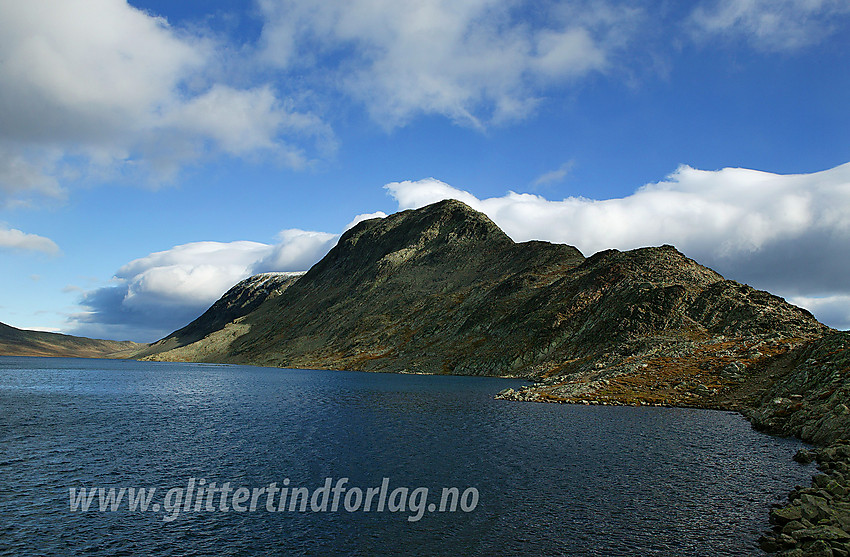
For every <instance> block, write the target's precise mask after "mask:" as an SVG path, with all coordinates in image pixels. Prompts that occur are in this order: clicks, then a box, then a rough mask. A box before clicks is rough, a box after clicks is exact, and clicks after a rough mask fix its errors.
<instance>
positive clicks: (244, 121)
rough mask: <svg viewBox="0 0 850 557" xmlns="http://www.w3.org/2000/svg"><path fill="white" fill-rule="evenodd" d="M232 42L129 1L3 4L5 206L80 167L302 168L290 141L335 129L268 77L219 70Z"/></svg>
mask: <svg viewBox="0 0 850 557" xmlns="http://www.w3.org/2000/svg"><path fill="white" fill-rule="evenodd" d="M225 50H226V48H225V47H223V46H222V45H219V44H217V43H216V42H215V41H213V40H210V39H208V38H205V37H203V36H200V35H192V34H190V33H188V32H185V31H180V30H177V29H174V28H172V27H171V26H170V25H169V24H168V22H167V21H165V20H164V19H162V18H159V17H155V16H152V15H150V14H148V13H145V12H142V11H140V10H137V9H135V8H133V7H131V6H130V5H128V4H127V3H126V2H125V1H123V0H32V1H28V2H2V3H0V83H3V87H0V121H2V122H3V126H2V128H0V195H2V196H3V198H0V203H2V204H7V203H9V202H10V201H9V200H14V199H16V196H17V197H20V196H24V197H25V195H24V194H25V193H26V192H30V193H34V194H37V195H47V196H57V195H61V193H62V188H61V186H60V185H59V184H60V183H61V182H63V181H67V179H69V177H71V178H72V177H75V176H81V177H84V178H85V177H89V178H91V177H99V176H104V175H112V176H117V175H119V174H126V173H127V172H131V171H132V172H134V173H136V174H138V173H140V172H141V173H142V174H143V175H144V176H146V177H147V178H149V179H153V180H160V179H166V178H168V177H169V175H170V174H172V173H173V172H174V171H175V169H179V168H180V166H182V165H183V164H186V163H187V162H191V161H194V160H197V159H198V158H199V157H202V156H204V155H206V154H213V153H225V154H228V155H233V156H239V157H242V156H246V155H248V154H255V153H257V152H268V153H270V154H272V155H273V156H275V157H278V158H279V159H280V160H282V161H283V162H284V163H286V164H291V165H293V166H302V165H303V164H304V163H305V161H306V160H307V156H306V155H305V153H304V152H303V144H302V145H301V147H298V148H296V147H292V146H290V145H289V143H288V142H287V141H286V139H287V138H288V137H290V136H291V135H293V134H294V135H296V136H298V137H301V136H302V135H303V134H304V133H307V134H308V135H309V136H312V137H322V138H325V137H326V136H327V134H329V129H328V128H327V127H326V126H325V125H324V124H323V123H322V122H321V121H320V120H319V119H318V118H316V117H315V116H313V115H311V114H309V113H306V112H299V111H298V110H296V109H295V107H294V106H293V104H292V101H291V100H288V99H284V98H281V97H280V95H279V94H278V93H277V92H276V91H275V90H274V89H273V88H272V87H271V86H269V85H267V84H262V83H261V84H257V85H255V86H249V87H237V86H234V85H232V84H228V83H223V82H220V81H219V80H216V79H215V78H214V77H212V76H215V75H222V74H223V73H224V72H221V71H219V70H218V68H217V65H219V64H221V63H222V62H221V59H222V58H225V57H226V56H225V54H224V51H225ZM323 141H324V139H323Z"/></svg>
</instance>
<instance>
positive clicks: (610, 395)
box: [137, 201, 850, 556]
mask: <svg viewBox="0 0 850 557" xmlns="http://www.w3.org/2000/svg"><path fill="white" fill-rule="evenodd" d="M849 348H850V333H848V332H837V331H833V330H832V329H829V328H828V327H826V326H825V325H823V324H821V323H819V322H818V321H817V320H816V319H815V318H814V317H813V316H812V315H811V314H810V313H809V312H808V311H806V310H804V309H801V308H798V307H796V306H793V305H791V304H788V303H787V302H785V300H783V299H782V298H779V297H777V296H773V295H771V294H769V293H767V292H764V291H759V290H755V289H753V288H751V287H749V286H746V285H743V284H739V283H737V282H734V281H730V280H725V279H724V278H723V277H722V276H720V275H719V274H717V273H716V272H714V271H712V270H711V269H708V268H706V267H703V266H702V265H699V264H698V263H696V262H695V261H693V260H691V259H689V258H687V257H685V256H684V255H683V254H681V253H680V252H678V251H677V250H676V249H675V248H673V247H671V246H661V247H653V248H642V249H636V250H632V251H626V252H620V251H617V250H608V251H603V252H600V253H597V254H595V255H593V256H591V257H589V258H586V259H585V257H584V256H583V255H582V254H581V253H580V252H579V251H578V250H576V249H575V248H573V247H570V246H566V245H557V244H549V243H546V242H524V243H515V242H513V241H512V240H511V239H510V238H508V236H507V235H505V234H504V232H502V231H501V230H500V229H499V228H498V227H497V226H496V225H495V224H493V222H492V221H490V220H489V219H488V218H487V217H486V216H485V215H483V214H481V213H478V212H475V211H473V210H472V209H470V208H469V207H467V206H466V205H464V204H463V203H461V202H458V201H443V202H440V203H436V204H433V205H430V206H427V207H424V208H422V209H418V210H411V211H403V212H400V213H396V214H394V215H391V216H389V217H386V218H384V219H372V220H367V221H364V222H362V223H360V224H358V225H357V226H355V227H354V228H352V229H351V230H349V231H348V232H346V233H345V234H344V235H343V236H342V238H341V239H340V241H339V243H338V244H337V246H336V247H335V248H334V249H332V250H331V251H330V253H328V255H327V256H326V257H325V258H324V259H322V261H320V262H319V263H317V264H316V265H315V266H314V267H313V268H312V269H310V271H308V272H307V273H306V274H305V275H303V276H301V277H298V278H293V277H281V276H277V277H275V276H274V275H261V276H258V277H252V278H250V279H247V280H246V281H243V282H241V283H240V284H238V285H236V286H235V287H234V288H233V289H231V290H230V291H229V292H228V293H227V294H225V296H224V297H223V298H222V299H221V300H219V301H218V302H217V303H216V304H215V305H214V306H213V307H211V308H210V310H208V311H207V312H206V313H205V314H204V315H203V316H201V317H200V318H198V319H197V320H196V321H194V322H192V323H191V324H189V325H188V326H187V327H185V328H183V329H181V330H179V331H177V332H175V333H173V334H171V335H169V336H168V337H166V338H165V339H163V340H161V341H159V342H157V343H155V344H154V345H152V346H150V347H149V348H147V349H146V350H144V351H142V352H141V353H139V354H137V356H138V357H144V358H146V359H155V360H176V361H202V362H228V363H249V364H257V365H268V366H281V367H295V368H316V369H348V370H364V371H396V372H417V373H451V374H467V375H499V376H507V375H511V376H525V377H528V378H529V379H532V380H534V381H535V384H534V385H532V386H530V387H526V388H523V389H521V390H519V391H514V390H512V389H508V390H506V391H505V392H503V393H500V394H499V397H500V398H505V399H509V400H529V401H540V402H572V403H581V404H631V405H670V406H692V407H703V408H717V409H731V410H737V411H740V412H742V413H744V414H745V415H746V416H747V417H748V418H750V420H751V421H752V422H753V425H754V427H757V428H759V429H762V430H765V431H767V432H770V433H776V434H781V435H795V436H798V437H800V438H802V439H803V440H805V441H809V442H813V443H816V444H819V445H823V446H825V448H823V449H821V450H820V451H818V452H817V454H812V455H802V456H801V457H800V458H801V459H805V458H817V459H818V461H819V463H820V466H821V469H822V470H824V472H825V474H821V475H820V476H817V477H816V478H815V484H814V485H813V487H810V488H800V489H798V490H795V492H794V493H792V495H791V498H790V501H789V504H788V506H787V507H784V508H782V509H777V510H776V511H775V512H773V513H771V521H772V523H773V524H774V525H775V528H774V531H773V532H771V533H769V534H767V535H766V536H765V537H764V538H763V539H762V547H763V548H764V549H766V550H768V551H780V550H781V551H785V553H784V554H785V555H794V556H797V555H827V556H828V555H834V556H848V555H850V534H847V532H850V484H848V480H850V444H844V442H843V441H842V439H847V438H850V409H848V406H847V405H846V403H847V401H848V393H850V351H848V349H849ZM826 445H829V446H826Z"/></svg>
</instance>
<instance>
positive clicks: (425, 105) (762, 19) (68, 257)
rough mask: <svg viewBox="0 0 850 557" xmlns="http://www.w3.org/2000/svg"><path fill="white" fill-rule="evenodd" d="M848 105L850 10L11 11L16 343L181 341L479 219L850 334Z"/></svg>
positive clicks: (329, 7)
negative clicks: (350, 255)
mask: <svg viewBox="0 0 850 557" xmlns="http://www.w3.org/2000/svg"><path fill="white" fill-rule="evenodd" d="M848 91H850V2H848V1H847V0H697V1H688V2H675V1H673V2H671V1H669V0H646V1H637V0H635V1H619V0H610V1H607V0H597V1H583V0H581V1H574V0H564V1H547V0H534V1H524V0H501V1H497V0H346V1H331V0H328V1H326V2H321V3H318V2H311V1H301V0H253V1H250V2H249V1H244V2H225V1H222V0H204V1H201V0H184V1H181V2H171V1H165V0H132V1H130V2H126V1H122V0H29V1H27V2H19V1H17V0H0V269H2V273H0V321H2V322H4V323H7V324H9V325H12V326H15V327H19V328H28V329H38V330H46V331H57V332H63V333H69V334H77V335H84V336H92V337H98V338H110V339H120V340H124V339H129V340H136V341H143V342H149V341H153V340H156V339H158V338H161V337H163V336H165V335H166V334H168V333H169V332H171V331H173V330H175V329H177V328H179V327H182V326H183V325H185V324H186V323H188V322H189V321H191V320H192V319H194V318H195V317H197V316H198V315H199V314H200V313H202V312H203V311H204V310H205V309H206V308H207V307H208V306H209V305H211V304H212V303H213V302H214V301H215V300H216V299H217V298H218V297H220V296H221V295H222V294H223V293H224V292H225V291H226V290H227V289H228V288H229V287H231V286H232V285H233V284H235V283H236V282H238V281H239V280H241V279H243V278H246V277H247V276H250V275H251V274H254V273H258V272H267V271H303V270H306V269H308V268H309V267H310V266H311V265H312V264H313V263H315V262H316V261H318V260H319V259H320V258H321V257H322V256H323V255H324V254H325V253H327V251H328V250H329V249H331V247H333V245H334V243H335V242H336V240H337V239H338V237H339V235H340V234H341V233H342V232H344V231H345V230H346V229H347V228H349V227H351V226H353V224H355V223H356V222H359V221H360V220H362V219H364V218H372V217H380V216H385V215H387V214H390V213H393V212H395V211H398V210H400V209H409V208H416V207H421V206H423V205H426V204H428V203H432V202H435V201H439V200H441V199H445V198H448V197H452V198H456V199H460V200H462V201H465V202H466V203H468V204H470V205H471V206H472V207H473V208H475V209H477V210H480V211H483V212H485V213H486V214H487V215H488V216H490V218H492V219H493V220H494V221H495V222H496V223H497V224H498V225H499V226H501V227H502V228H503V229H504V230H505V231H506V232H507V233H508V234H509V235H510V236H511V237H512V238H513V239H514V240H516V241H524V240H529V239H540V240H548V241H552V242H562V243H567V244H571V245H574V246H576V247H578V248H579V249H580V250H581V251H582V252H583V253H584V254H585V255H588V256H589V255H591V254H592V253H595V252H596V251H599V250H602V249H609V248H616V249H621V250H625V249H633V248H637V247H642V246H650V245H661V244H672V245H674V246H676V247H677V248H678V249H679V250H680V251H682V252H683V253H685V254H686V255H687V256H689V257H691V258H694V259H696V260H697V261H699V262H700V263H703V264H705V265H708V266H710V267H712V268H714V269H715V270H717V271H718V272H720V273H721V274H723V275H724V276H725V277H726V278H729V279H733V280H737V281H740V282H745V283H747V284H750V285H752V286H754V287H756V288H760V289H766V290H769V291H770V292H772V293H774V294H777V295H780V296H783V297H785V298H786V299H788V300H789V301H791V302H792V303H795V304H797V305H801V306H803V307H806V308H808V309H809V310H811V311H812V312H813V313H814V314H815V315H816V316H817V317H818V318H819V319H820V320H821V321H823V322H825V323H826V324H828V325H830V326H832V327H836V328H839V329H848V328H850V279H848V277H850V95H848Z"/></svg>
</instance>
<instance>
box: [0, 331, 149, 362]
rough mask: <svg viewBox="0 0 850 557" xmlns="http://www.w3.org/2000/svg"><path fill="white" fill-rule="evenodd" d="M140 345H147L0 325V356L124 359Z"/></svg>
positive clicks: (140, 346) (135, 351) (136, 350)
mask: <svg viewBox="0 0 850 557" xmlns="http://www.w3.org/2000/svg"><path fill="white" fill-rule="evenodd" d="M143 346H146V345H144V344H138V343H135V342H127V341H124V342H121V341H114V340H97V339H91V338H85V337H75V336H70V335H62V334H58V333H44V332H41V331H27V330H23V329H16V328H15V327H10V326H9V325H6V324H3V323H0V356H57V357H66V358H126V357H128V356H130V355H132V354H135V353H137V352H138V351H139V349H140V348H142V347H143Z"/></svg>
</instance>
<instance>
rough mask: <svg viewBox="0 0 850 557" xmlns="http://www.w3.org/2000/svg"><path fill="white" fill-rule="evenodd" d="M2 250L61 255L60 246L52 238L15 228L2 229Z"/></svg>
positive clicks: (0, 230) (0, 229)
mask: <svg viewBox="0 0 850 557" xmlns="http://www.w3.org/2000/svg"><path fill="white" fill-rule="evenodd" d="M0 249H14V250H23V251H39V252H42V253H46V254H49V255H57V254H58V253H59V246H57V245H56V243H55V242H54V241H53V240H51V239H50V238H45V237H44V236H38V235H37V234H28V233H26V232H22V231H20V230H17V229H15V228H0Z"/></svg>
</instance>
